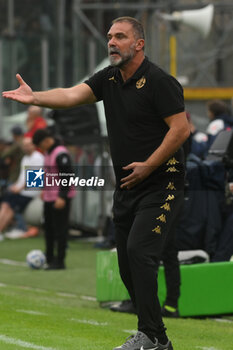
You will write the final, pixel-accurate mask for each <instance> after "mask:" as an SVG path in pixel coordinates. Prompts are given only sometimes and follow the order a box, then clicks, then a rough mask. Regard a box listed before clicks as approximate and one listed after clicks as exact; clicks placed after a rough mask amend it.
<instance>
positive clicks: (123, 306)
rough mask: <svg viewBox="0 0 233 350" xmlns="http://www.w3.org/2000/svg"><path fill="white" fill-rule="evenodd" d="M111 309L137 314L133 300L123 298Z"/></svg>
mask: <svg viewBox="0 0 233 350" xmlns="http://www.w3.org/2000/svg"><path fill="white" fill-rule="evenodd" d="M110 310H112V311H117V312H127V313H129V314H136V309H135V307H134V305H133V303H132V301H131V300H123V301H122V302H120V303H117V304H114V305H112V306H111V307H110Z"/></svg>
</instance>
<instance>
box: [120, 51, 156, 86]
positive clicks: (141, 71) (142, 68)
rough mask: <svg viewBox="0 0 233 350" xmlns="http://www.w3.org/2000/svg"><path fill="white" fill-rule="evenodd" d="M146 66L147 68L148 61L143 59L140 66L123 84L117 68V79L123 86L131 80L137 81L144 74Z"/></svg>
mask: <svg viewBox="0 0 233 350" xmlns="http://www.w3.org/2000/svg"><path fill="white" fill-rule="evenodd" d="M148 66H149V61H148V58H147V57H145V58H144V60H143V62H142V63H141V65H140V66H139V67H138V69H137V70H136V72H135V73H134V74H133V75H132V76H131V77H130V78H129V79H128V80H126V81H125V82H123V79H122V76H121V72H120V69H119V68H117V77H118V79H119V80H120V81H121V82H122V84H123V85H126V84H129V83H130V81H131V80H138V79H140V78H141V77H142V76H143V74H144V73H145V71H146V70H147V68H148Z"/></svg>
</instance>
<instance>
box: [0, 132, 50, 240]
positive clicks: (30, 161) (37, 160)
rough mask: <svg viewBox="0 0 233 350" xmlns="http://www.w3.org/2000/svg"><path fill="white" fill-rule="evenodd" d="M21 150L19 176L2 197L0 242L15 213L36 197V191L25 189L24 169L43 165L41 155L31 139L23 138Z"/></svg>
mask: <svg viewBox="0 0 233 350" xmlns="http://www.w3.org/2000/svg"><path fill="white" fill-rule="evenodd" d="M23 150H24V153H25V155H24V156H23V158H22V161H21V168H20V174H19V177H18V179H17V181H16V182H15V183H14V184H12V185H11V186H9V190H8V192H7V193H6V194H5V195H4V197H3V200H2V204H1V208H0V240H3V239H4V235H3V231H4V230H5V229H6V228H7V227H8V226H9V224H10V223H11V222H12V219H13V218H14V215H15V213H22V212H23V211H24V209H25V208H26V206H27V205H28V203H29V202H30V201H31V200H32V199H33V198H34V197H36V196H37V195H38V191H35V190H34V191H33V190H26V189H25V178H26V177H25V168H26V167H28V166H30V167H33V166H34V167H35V168H37V167H38V166H42V165H43V161H44V157H43V155H42V154H41V153H40V152H38V151H36V150H35V146H34V145H33V143H32V140H31V138H28V137H26V138H24V140H23Z"/></svg>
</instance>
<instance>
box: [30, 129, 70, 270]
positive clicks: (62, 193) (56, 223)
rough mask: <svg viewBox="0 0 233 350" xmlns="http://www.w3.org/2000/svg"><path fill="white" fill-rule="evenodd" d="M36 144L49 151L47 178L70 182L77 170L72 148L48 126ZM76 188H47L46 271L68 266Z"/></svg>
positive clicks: (35, 138)
mask: <svg viewBox="0 0 233 350" xmlns="http://www.w3.org/2000/svg"><path fill="white" fill-rule="evenodd" d="M33 143H34V144H35V145H36V146H37V147H39V148H40V149H41V150H42V151H43V152H45V165H44V170H45V177H46V176H48V174H57V175H56V176H55V177H56V179H57V180H59V179H61V180H63V179H66V180H67V182H68V181H69V178H70V174H72V173H73V169H72V165H71V158H70V155H69V153H68V150H67V149H66V148H65V147H64V146H63V145H61V144H60V142H59V141H58V139H56V137H54V136H52V135H51V134H50V132H49V130H48V129H40V130H37V131H36V132H35V134H34V136H33ZM74 195H75V191H74V189H73V188H72V187H70V186H64V185H62V181H61V182H60V185H59V187H58V185H54V186H52V187H47V186H46V185H45V187H44V189H43V200H44V220H45V242H46V261H47V266H46V268H45V269H46V270H57V269H65V267H66V266H65V256H66V246H67V238H68V225H69V213H70V201H71V198H72V197H74Z"/></svg>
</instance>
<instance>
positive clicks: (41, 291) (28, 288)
mask: <svg viewBox="0 0 233 350" xmlns="http://www.w3.org/2000/svg"><path fill="white" fill-rule="evenodd" d="M16 287H17V288H20V289H23V290H29V291H32V292H39V293H47V292H48V291H47V290H45V289H40V288H32V287H28V286H16Z"/></svg>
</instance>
